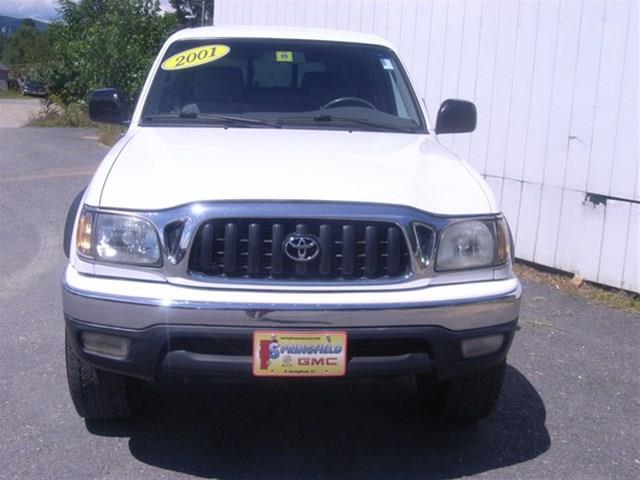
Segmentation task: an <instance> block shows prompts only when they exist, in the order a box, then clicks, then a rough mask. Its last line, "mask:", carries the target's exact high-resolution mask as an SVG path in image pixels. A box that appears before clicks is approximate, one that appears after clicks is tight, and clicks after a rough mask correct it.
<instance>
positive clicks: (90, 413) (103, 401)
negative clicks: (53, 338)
mask: <svg viewBox="0 0 640 480" xmlns="http://www.w3.org/2000/svg"><path fill="white" fill-rule="evenodd" d="M65 349H66V360H67V380H68V382H69V392H70V393H71V399H72V400H73V405H74V406H75V407H76V411H77V412H78V415H80V416H81V417H83V418H86V419H87V420H116V419H122V418H129V417H131V416H133V408H132V396H133V389H132V387H133V381H134V380H133V379H129V378H127V377H125V376H123V375H118V374H115V373H111V372H105V371H103V370H98V369H96V368H94V367H92V366H91V365H89V364H88V363H87V362H85V361H84V360H82V359H81V358H80V357H78V356H77V355H76V354H75V352H74V351H73V348H72V347H71V343H70V342H69V339H68V338H67V336H66V335H65Z"/></svg>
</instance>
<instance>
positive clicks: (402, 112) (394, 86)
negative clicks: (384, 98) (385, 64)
mask: <svg viewBox="0 0 640 480" xmlns="http://www.w3.org/2000/svg"><path fill="white" fill-rule="evenodd" d="M389 79H390V80H391V90H392V91H393V100H394V102H395V104H396V111H397V112H398V116H399V117H402V118H411V117H410V116H409V112H407V108H406V106H405V104H404V102H403V101H402V95H401V94H400V90H399V88H398V82H397V81H396V77H395V76H394V75H393V74H392V73H391V72H389Z"/></svg>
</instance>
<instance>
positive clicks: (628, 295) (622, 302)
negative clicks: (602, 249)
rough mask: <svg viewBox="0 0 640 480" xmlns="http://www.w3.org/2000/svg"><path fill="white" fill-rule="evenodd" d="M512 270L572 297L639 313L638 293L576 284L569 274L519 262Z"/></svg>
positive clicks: (520, 275)
mask: <svg viewBox="0 0 640 480" xmlns="http://www.w3.org/2000/svg"><path fill="white" fill-rule="evenodd" d="M513 270H514V271H515V273H516V275H518V277H520V278H524V279H527V280H532V281H534V282H537V283H544V284H546V285H551V286H553V287H555V288H556V289H558V290H560V291H562V292H565V293H568V294H569V295H571V296H573V297H576V298H582V299H585V300H588V301H593V302H597V303H601V304H603V305H606V306H607V307H611V308H617V309H620V310H626V311H628V312H632V313H638V314H640V295H638V294H636V293H632V292H627V291H625V290H620V289H617V288H612V287H606V286H602V285H596V284H594V283H591V282H586V281H585V282H582V284H581V285H579V286H578V285H577V284H576V282H572V276H571V275H569V274H563V273H557V272H549V271H544V270H541V269H538V268H534V267H533V266H531V265H526V264H523V263H520V262H518V263H516V264H515V265H514V266H513Z"/></svg>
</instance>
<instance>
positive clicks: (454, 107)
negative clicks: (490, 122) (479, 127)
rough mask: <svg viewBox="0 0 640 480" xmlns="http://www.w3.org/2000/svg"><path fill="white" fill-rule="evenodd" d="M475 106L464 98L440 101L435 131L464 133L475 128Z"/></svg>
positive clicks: (438, 132)
mask: <svg viewBox="0 0 640 480" xmlns="http://www.w3.org/2000/svg"><path fill="white" fill-rule="evenodd" d="M477 116H478V115H477V112H476V106H475V105H474V104H473V103H472V102H468V101H466V100H455V99H453V98H449V99H447V100H445V101H444V102H442V105H440V109H439V110H438V118H437V119H436V133H437V134H440V133H466V132H473V131H474V130H475V129H476V120H477Z"/></svg>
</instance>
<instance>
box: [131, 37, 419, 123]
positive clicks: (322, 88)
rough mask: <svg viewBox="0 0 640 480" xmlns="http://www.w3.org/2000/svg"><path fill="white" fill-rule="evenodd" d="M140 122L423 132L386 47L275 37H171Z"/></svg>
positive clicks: (414, 104)
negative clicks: (170, 43) (199, 38)
mask: <svg viewBox="0 0 640 480" xmlns="http://www.w3.org/2000/svg"><path fill="white" fill-rule="evenodd" d="M141 124H142V125H145V126H146V125H153V126H193V125H194V124H195V125H212V126H224V127H241V128H247V127H268V128H314V129H344V130H369V131H397V132H406V133H418V132H419V133H424V132H426V128H425V122H424V119H423V118H422V115H421V113H420V110H419V107H418V104H417V101H416V98H415V95H414V93H413V92H412V91H411V89H410V86H409V83H408V81H407V79H406V74H405V72H404V70H403V69H402V66H401V65H400V63H399V62H398V60H397V58H396V56H395V54H394V53H393V52H392V51H391V50H389V49H388V48H386V47H383V46H376V45H365V44H351V43H338V42H318V41H300V40H295V41H292V40H273V39H202V40H189V41H177V42H174V43H173V44H172V45H171V46H170V47H169V49H168V50H167V52H166V54H165V56H164V57H163V59H162V63H161V66H160V68H158V70H157V72H156V75H155V78H154V80H153V82H152V85H151V89H150V91H149V94H148V96H147V100H146V102H145V105H144V108H143V111H142V117H141Z"/></svg>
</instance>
